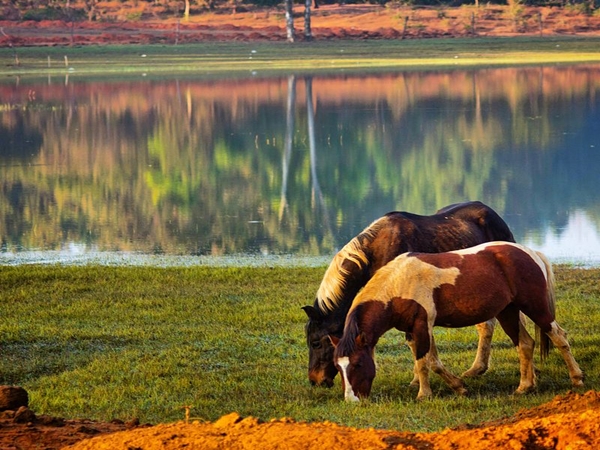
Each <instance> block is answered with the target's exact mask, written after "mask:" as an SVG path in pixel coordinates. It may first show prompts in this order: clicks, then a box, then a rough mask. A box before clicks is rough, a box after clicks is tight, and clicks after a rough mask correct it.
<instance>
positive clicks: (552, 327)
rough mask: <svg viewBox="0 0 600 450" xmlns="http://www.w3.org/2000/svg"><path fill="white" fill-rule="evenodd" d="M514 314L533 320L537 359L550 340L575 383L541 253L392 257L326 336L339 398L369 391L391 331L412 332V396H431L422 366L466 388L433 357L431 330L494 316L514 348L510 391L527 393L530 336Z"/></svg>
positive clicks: (490, 250)
mask: <svg viewBox="0 0 600 450" xmlns="http://www.w3.org/2000/svg"><path fill="white" fill-rule="evenodd" d="M520 312H522V313H524V314H525V315H526V316H527V317H529V318H530V319H531V320H532V321H533V323H534V324H535V326H536V332H539V331H540V330H541V332H542V333H540V336H539V340H540V352H541V355H542V358H544V357H545V356H546V355H547V354H548V351H549V349H550V341H551V342H552V343H553V344H554V345H555V346H556V347H558V348H559V350H560V351H561V353H562V357H563V358H564V360H565V362H566V364H567V367H568V369H569V375H570V377H571V382H572V384H573V386H576V387H579V386H582V385H583V372H582V371H581V369H580V368H579V365H578V364H577V362H576V361H575V359H574V358H573V355H572V354H571V350H570V347H569V343H568V342H567V339H566V333H565V332H564V331H563V329H562V328H560V327H559V325H558V324H557V323H556V320H555V313H554V275H553V272H552V266H551V264H550V263H549V261H548V260H547V259H546V257H545V256H544V255H543V254H541V253H539V252H536V251H533V250H531V249H529V248H527V247H524V246H521V245H518V244H513V243H509V242H489V243H485V244H481V245H478V246H476V247H473V248H469V249H464V250H458V251H453V252H448V253H438V254H426V253H407V254H404V255H400V256H398V257H397V258H396V259H394V260H393V261H392V262H390V263H389V264H387V265H386V266H385V267H383V268H381V269H380V270H379V271H378V272H377V273H376V274H375V276H374V277H373V278H371V280H370V281H369V282H368V283H367V285H366V286H365V287H364V289H363V290H362V291H361V292H360V293H359V294H358V295H357V296H356V298H355V300H354V302H353V303H352V307H351V308H350V311H349V313H348V317H347V318H346V323H345V327H344V334H343V336H342V338H341V339H337V338H335V337H332V341H333V343H334V345H335V352H334V360H335V364H336V367H337V368H338V370H339V371H340V373H341V374H342V383H343V387H344V396H345V398H346V400H349V401H358V400H359V398H360V397H367V396H368V395H369V393H370V391H371V385H372V382H373V379H374V378H375V363H374V359H373V355H374V350H375V346H376V345H377V341H378V340H379V338H380V337H381V336H382V335H383V334H384V333H385V332H386V331H388V330H390V329H392V328H396V329H398V330H401V331H404V332H407V333H411V334H412V337H413V341H412V343H411V350H412V352H413V356H414V358H415V362H416V367H417V373H418V376H419V393H418V396H417V399H421V398H425V397H430V396H431V388H430V386H429V368H430V366H431V368H432V369H433V371H434V372H436V373H438V374H439V375H440V376H441V377H442V379H443V380H444V381H445V382H446V383H447V384H448V385H449V386H450V387H452V388H453V389H454V390H455V391H456V392H457V393H459V394H464V393H466V389H465V386H464V384H463V382H462V380H461V379H460V378H458V377H456V376H454V375H453V374H451V373H450V372H449V371H448V370H447V369H446V368H445V367H444V366H443V364H442V363H441V361H440V360H439V358H438V355H437V350H436V347H435V342H434V340H433V327H434V326H442V327H450V328H461V327H467V326H470V325H474V324H477V323H480V322H483V321H486V320H489V319H492V318H494V317H496V318H497V319H498V321H499V322H500V325H501V326H502V328H503V329H504V331H505V332H506V334H507V335H508V336H509V337H510V339H511V340H512V342H513V343H514V345H515V346H516V347H517V351H518V354H519V362H520V372H521V380H520V383H519V387H518V388H517V390H516V393H518V394H522V393H526V392H529V391H530V390H532V389H533V388H534V387H535V372H534V368H533V350H534V347H535V341H534V340H533V339H532V338H531V336H530V335H529V333H528V332H527V330H526V329H525V327H524V325H523V322H522V320H521V315H520Z"/></svg>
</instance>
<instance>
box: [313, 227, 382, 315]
mask: <svg viewBox="0 0 600 450" xmlns="http://www.w3.org/2000/svg"><path fill="white" fill-rule="evenodd" d="M387 220H388V219H387V217H385V216H384V217H381V218H379V219H377V220H376V221H374V222H373V223H372V224H371V225H369V226H368V227H367V228H365V229H364V230H363V231H362V232H361V233H360V234H359V235H358V236H356V237H355V238H353V239H352V240H351V241H350V242H348V243H347V244H346V245H344V247H343V248H342V249H341V250H340V251H339V252H337V254H336V255H335V256H334V257H333V261H331V264H329V267H328V268H327V270H326V271H325V275H324V276H323V280H322V281H321V285H320V286H319V290H318V291H317V304H318V306H319V308H320V309H321V310H322V311H332V310H334V309H335V308H336V307H337V306H339V302H340V301H341V300H342V298H343V296H344V289H345V287H346V279H347V277H348V276H350V275H352V272H350V271H349V270H347V269H345V268H344V267H343V266H342V265H343V263H344V261H345V260H349V261H351V262H353V263H354V264H355V265H356V267H357V269H358V270H362V269H363V268H364V267H366V266H367V265H369V258H368V256H367V254H366V253H365V249H364V246H363V244H362V241H363V240H364V239H367V240H368V241H369V242H370V241H372V240H373V238H374V237H375V235H376V234H377V232H378V231H379V230H380V229H381V227H382V226H383V225H384V223H385V222H387Z"/></svg>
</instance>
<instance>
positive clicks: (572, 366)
mask: <svg viewBox="0 0 600 450" xmlns="http://www.w3.org/2000/svg"><path fill="white" fill-rule="evenodd" d="M550 325H551V327H552V328H551V329H550V331H549V332H548V333H546V334H547V335H548V337H549V338H550V340H551V341H552V343H553V344H554V346H555V347H557V348H558V349H559V350H560V353H561V355H562V357H563V359H564V360H565V363H566V364H567V368H568V369H569V377H570V378H571V383H572V384H573V386H574V387H581V386H583V372H582V371H581V368H580V367H579V364H577V361H575V358H574V357H573V354H572V353H571V347H570V345H569V341H567V333H566V331H565V330H563V329H562V328H561V327H560V326H559V325H558V324H557V323H556V321H554V322H552V323H551V324H550Z"/></svg>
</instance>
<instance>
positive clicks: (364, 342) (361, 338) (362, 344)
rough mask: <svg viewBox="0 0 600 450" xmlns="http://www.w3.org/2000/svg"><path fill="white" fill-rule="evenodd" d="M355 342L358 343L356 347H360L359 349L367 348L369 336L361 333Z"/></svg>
mask: <svg viewBox="0 0 600 450" xmlns="http://www.w3.org/2000/svg"><path fill="white" fill-rule="evenodd" d="M354 342H356V345H357V346H358V348H362V347H366V345H367V336H366V335H365V333H363V332H361V333H360V334H359V335H358V336H356V339H355V340H354Z"/></svg>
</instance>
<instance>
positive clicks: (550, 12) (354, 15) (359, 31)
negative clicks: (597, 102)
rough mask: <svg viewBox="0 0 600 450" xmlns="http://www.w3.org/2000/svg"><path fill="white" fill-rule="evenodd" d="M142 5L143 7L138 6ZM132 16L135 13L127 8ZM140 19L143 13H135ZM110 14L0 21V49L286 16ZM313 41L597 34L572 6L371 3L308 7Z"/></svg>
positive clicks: (229, 34) (275, 28)
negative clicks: (515, 8)
mask: <svg viewBox="0 0 600 450" xmlns="http://www.w3.org/2000/svg"><path fill="white" fill-rule="evenodd" d="M141 3H142V2H141ZM125 12H128V13H129V14H131V13H133V12H135V11H125ZM138 12H139V13H140V14H141V13H142V12H141V11H138ZM303 13H304V8H303V7H302V6H296V7H295V10H294V25H295V31H296V33H295V35H296V39H297V40H303V36H304V19H303ZM123 14H124V13H120V12H119V11H115V12H114V15H113V16H111V17H110V21H107V22H79V23H74V24H73V25H72V26H71V24H69V23H65V22H61V21H45V22H33V21H24V22H12V21H0V47H2V46H6V45H11V46H15V47H20V46H40V45H50V46H56V45H86V44H150V43H161V44H176V43H178V44H179V43H190V42H206V41H256V40H263V41H284V40H285V39H286V31H285V17H284V11H283V10H282V9H281V8H280V9H274V8H271V9H255V10H248V11H245V12H235V13H234V12H232V11H231V10H220V11H215V12H210V13H204V14H197V15H193V16H192V17H191V18H190V20H189V21H187V22H186V21H180V20H176V19H159V18H152V17H150V18H148V19H144V20H140V21H127V20H124V19H123V20H121V18H122V17H123ZM311 28H312V33H313V38H314V39H315V40H332V39H402V38H404V39H416V38H431V37H461V36H479V37H483V36H540V35H543V36H553V35H563V36H564V35H578V36H600V14H595V15H585V14H581V13H579V12H577V11H575V10H573V9H571V10H569V9H559V8H555V7H544V8H530V7H523V9H522V10H520V11H519V12H518V13H514V12H512V13H511V11H510V10H509V9H508V7H506V6H499V5H488V6H482V7H480V8H474V7H473V8H468V7H467V8H464V7H463V8H409V7H389V8H386V7H381V6H375V5H346V6H337V5H324V6H321V7H320V8H319V9H313V10H312V19H311Z"/></svg>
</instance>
